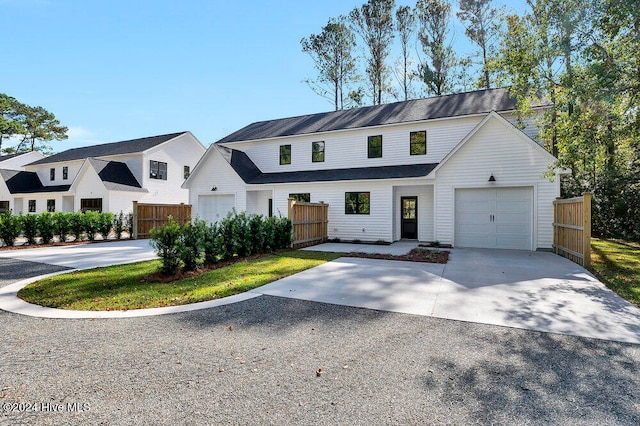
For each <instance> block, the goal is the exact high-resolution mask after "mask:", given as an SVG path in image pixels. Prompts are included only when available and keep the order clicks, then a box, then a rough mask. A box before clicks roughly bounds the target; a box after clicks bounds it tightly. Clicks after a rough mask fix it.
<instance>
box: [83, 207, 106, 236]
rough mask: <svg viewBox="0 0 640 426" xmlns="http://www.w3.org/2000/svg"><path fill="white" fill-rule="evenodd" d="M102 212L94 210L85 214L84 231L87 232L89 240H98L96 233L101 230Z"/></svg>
mask: <svg viewBox="0 0 640 426" xmlns="http://www.w3.org/2000/svg"><path fill="white" fill-rule="evenodd" d="M100 218H101V214H100V212H97V211H94V210H87V211H86V212H84V214H83V216H82V219H83V222H84V229H85V231H86V232H87V236H88V237H89V240H91V241H93V240H95V238H96V232H98V230H99V229H100V222H101V221H100Z"/></svg>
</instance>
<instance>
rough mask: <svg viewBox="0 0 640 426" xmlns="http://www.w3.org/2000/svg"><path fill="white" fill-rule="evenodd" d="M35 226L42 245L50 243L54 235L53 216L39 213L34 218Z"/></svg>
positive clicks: (47, 213)
mask: <svg viewBox="0 0 640 426" xmlns="http://www.w3.org/2000/svg"><path fill="white" fill-rule="evenodd" d="M36 225H37V228H38V232H39V233H40V237H42V244H47V243H49V242H51V240H53V235H54V234H55V223H54V220H53V215H52V214H51V213H49V212H43V213H40V214H39V215H38V216H37V217H36Z"/></svg>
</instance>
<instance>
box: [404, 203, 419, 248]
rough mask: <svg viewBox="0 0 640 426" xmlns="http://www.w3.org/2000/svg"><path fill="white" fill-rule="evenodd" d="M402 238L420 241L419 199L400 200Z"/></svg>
mask: <svg viewBox="0 0 640 426" xmlns="http://www.w3.org/2000/svg"><path fill="white" fill-rule="evenodd" d="M400 208H401V212H400V217H401V225H400V226H401V232H400V234H401V238H407V239H410V240H417V239H418V197H401V198H400Z"/></svg>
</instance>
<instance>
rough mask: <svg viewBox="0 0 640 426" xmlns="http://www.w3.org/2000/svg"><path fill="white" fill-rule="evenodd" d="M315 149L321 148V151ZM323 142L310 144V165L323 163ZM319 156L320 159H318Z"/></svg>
mask: <svg viewBox="0 0 640 426" xmlns="http://www.w3.org/2000/svg"><path fill="white" fill-rule="evenodd" d="M316 147H322V149H316ZM324 147H325V145H324V141H317V142H313V143H311V162H312V163H324ZM320 156H321V157H322V158H320Z"/></svg>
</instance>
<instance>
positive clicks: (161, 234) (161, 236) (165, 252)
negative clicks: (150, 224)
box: [151, 216, 181, 275]
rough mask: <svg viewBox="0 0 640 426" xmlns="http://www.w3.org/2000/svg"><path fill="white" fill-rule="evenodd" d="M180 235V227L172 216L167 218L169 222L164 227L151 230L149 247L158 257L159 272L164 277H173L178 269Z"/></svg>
mask: <svg viewBox="0 0 640 426" xmlns="http://www.w3.org/2000/svg"><path fill="white" fill-rule="evenodd" d="M180 235H181V227H180V225H178V222H176V221H175V220H174V219H173V217H172V216H169V222H168V223H167V224H166V225H165V226H163V227H162V228H153V229H152V230H151V246H152V247H153V248H155V249H156V251H157V252H158V256H160V261H161V262H162V268H161V272H162V273H163V274H165V275H175V274H176V273H177V272H178V270H179V269H180V266H181V261H180V255H179V245H180Z"/></svg>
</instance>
